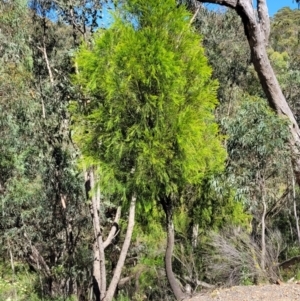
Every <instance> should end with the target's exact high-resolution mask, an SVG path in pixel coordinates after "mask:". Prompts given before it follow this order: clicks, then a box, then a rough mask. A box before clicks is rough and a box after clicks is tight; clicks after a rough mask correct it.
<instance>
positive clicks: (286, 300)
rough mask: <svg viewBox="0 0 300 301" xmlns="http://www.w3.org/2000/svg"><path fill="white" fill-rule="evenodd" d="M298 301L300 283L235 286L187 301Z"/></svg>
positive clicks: (201, 294)
mask: <svg viewBox="0 0 300 301" xmlns="http://www.w3.org/2000/svg"><path fill="white" fill-rule="evenodd" d="M296 300H297V301H299V300H300V283H293V284H285V283H281V284H280V285H279V284H273V285H271V284H270V285H261V286H235V287H231V288H223V289H215V290H211V291H210V292H206V293H200V294H198V295H196V296H194V297H192V298H190V299H188V300H187V301H296Z"/></svg>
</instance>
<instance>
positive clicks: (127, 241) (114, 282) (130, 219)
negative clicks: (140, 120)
mask: <svg viewBox="0 0 300 301" xmlns="http://www.w3.org/2000/svg"><path fill="white" fill-rule="evenodd" d="M135 206H136V195H133V196H132V198H131V201H130V207H129V216H128V225H127V231H126V236H125V240H124V243H123V246H122V250H121V254H120V256H119V260H118V263H117V266H116V269H115V272H114V275H113V278H112V280H111V282H110V285H109V287H108V290H107V292H106V295H105V297H104V298H103V301H111V300H112V299H113V297H114V294H115V291H116V288H117V285H118V283H119V280H120V277H121V272H122V268H123V266H124V263H125V259H126V256H127V252H128V249H129V245H130V242H131V236H132V232H133V227H134V221H135Z"/></svg>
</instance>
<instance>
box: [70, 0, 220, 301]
mask: <svg viewBox="0 0 300 301" xmlns="http://www.w3.org/2000/svg"><path fill="white" fill-rule="evenodd" d="M120 8H121V9H120V11H119V12H118V13H116V15H115V22H114V24H113V25H112V26H111V27H110V28H109V29H107V30H99V31H98V32H97V33H96V34H95V36H94V39H93V41H92V42H91V43H90V44H84V45H83V46H82V47H81V48H80V50H79V51H78V52H77V55H76V59H75V61H76V65H77V67H78V74H77V77H76V82H77V84H79V85H80V86H81V87H82V89H83V91H84V92H85V93H86V95H87V100H86V101H85V102H84V103H78V104H77V106H75V107H73V113H74V114H73V116H74V119H73V122H74V138H75V141H76V142H77V144H78V145H79V147H80V149H81V151H82V154H83V157H84V158H85V162H88V164H93V165H98V166H100V169H99V170H100V177H99V179H100V185H101V192H102V194H103V195H104V196H112V195H114V196H116V195H119V196H121V197H122V198H123V200H124V201H125V202H126V201H127V200H129V198H130V197H132V196H133V195H134V196H135V197H136V200H137V203H138V204H139V205H142V206H140V208H141V207H144V208H145V207H149V206H151V204H153V202H152V201H158V202H159V203H160V204H162V206H163V209H164V212H165V214H166V221H167V237H168V241H167V249H166V255H165V264H166V273H167V277H168V280H169V283H170V285H171V288H172V290H173V292H174V294H175V296H176V298H177V299H180V300H181V299H182V296H183V293H182V292H181V289H180V288H179V286H178V283H177V281H176V279H175V277H174V275H173V271H172V262H171V258H172V252H173V246H174V227H173V221H172V215H173V207H174V205H175V204H176V202H177V201H178V200H179V198H180V197H183V192H184V191H186V190H187V189H188V188H189V187H191V186H195V185H200V184H201V180H202V179H203V178H204V176H208V175H209V174H211V173H213V172H216V171H220V170H221V169H222V167H223V163H224V159H225V150H224V148H223V147H222V143H221V140H222V137H221V136H220V135H219V133H218V126H217V124H216V122H215V119H214V108H215V106H216V104H217V98H216V90H217V87H218V84H217V82H216V81H214V80H212V79H211V72H212V70H211V68H210V67H209V66H208V63H207V59H206V57H205V55H204V49H203V47H202V46H201V38H200V36H199V35H198V34H197V33H196V32H194V30H193V28H192V27H191V24H190V23H191V18H192V16H191V15H190V14H189V13H188V12H187V11H186V10H185V8H184V7H181V6H179V7H178V6H176V1H174V0H167V1H163V2H160V1H157V0H149V1H142V0H130V1H127V2H126V5H125V6H121V7H120ZM146 211H147V210H146ZM141 214H143V213H141ZM106 298H108V297H107V296H106ZM105 300H106V299H105Z"/></svg>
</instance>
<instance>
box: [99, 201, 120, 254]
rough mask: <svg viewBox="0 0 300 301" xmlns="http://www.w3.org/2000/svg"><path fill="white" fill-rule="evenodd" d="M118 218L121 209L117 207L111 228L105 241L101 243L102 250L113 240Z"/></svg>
mask: <svg viewBox="0 0 300 301" xmlns="http://www.w3.org/2000/svg"><path fill="white" fill-rule="evenodd" d="M120 216H121V207H120V206H119V207H118V209H117V213H116V217H115V219H114V223H113V226H112V228H111V230H110V232H109V234H108V236H107V238H106V240H105V241H104V242H103V249H104V250H105V249H106V248H107V247H108V246H109V245H110V244H111V242H112V240H113V239H114V237H115V236H116V234H117V231H118V222H119V219H120Z"/></svg>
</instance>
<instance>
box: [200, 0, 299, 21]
mask: <svg viewBox="0 0 300 301" xmlns="http://www.w3.org/2000/svg"><path fill="white" fill-rule="evenodd" d="M254 3H256V1H254ZM267 5H268V9H269V16H270V17H272V16H273V15H274V14H275V13H276V12H277V11H278V10H279V9H281V8H283V7H285V6H289V7H290V8H291V9H295V8H298V4H297V3H296V1H295V0H267ZM206 6H207V7H208V8H211V9H222V8H223V7H222V6H220V5H216V4H206Z"/></svg>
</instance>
